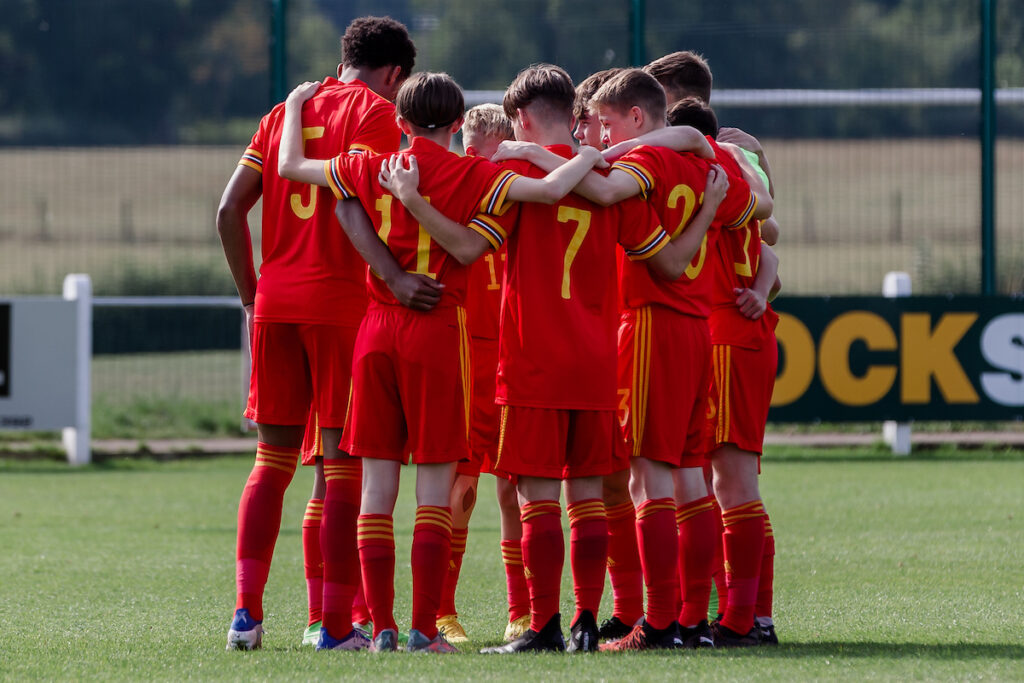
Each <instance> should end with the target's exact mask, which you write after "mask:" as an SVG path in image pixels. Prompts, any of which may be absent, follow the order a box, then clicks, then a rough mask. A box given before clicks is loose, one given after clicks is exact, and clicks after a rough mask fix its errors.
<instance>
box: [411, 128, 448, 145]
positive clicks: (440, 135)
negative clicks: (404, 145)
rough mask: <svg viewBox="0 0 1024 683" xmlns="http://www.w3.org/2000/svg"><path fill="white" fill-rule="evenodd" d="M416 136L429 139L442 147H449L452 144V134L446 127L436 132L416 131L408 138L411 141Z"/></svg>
mask: <svg viewBox="0 0 1024 683" xmlns="http://www.w3.org/2000/svg"><path fill="white" fill-rule="evenodd" d="M416 138H423V139H425V140H430V141H431V142H433V143H434V144H437V145H440V146H441V147H443V148H444V149H451V146H452V134H451V132H450V131H449V130H448V129H445V130H439V131H436V132H420V131H417V132H416V133H414V134H413V135H412V136H411V137H410V138H409V142H410V144H411V143H412V141H413V140H415V139H416Z"/></svg>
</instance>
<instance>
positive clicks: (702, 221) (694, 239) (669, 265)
mask: <svg viewBox="0 0 1024 683" xmlns="http://www.w3.org/2000/svg"><path fill="white" fill-rule="evenodd" d="M728 191H729V178H728V177H727V176H726V173H725V170H724V169H722V167H721V166H712V167H711V168H710V169H709V170H708V177H707V183H706V185H705V186H704V202H703V203H702V204H701V207H700V211H698V212H697V214H696V215H695V216H694V217H693V218H691V219H690V222H689V223H688V224H687V225H686V227H685V228H683V231H682V232H681V233H680V234H679V235H677V236H676V237H675V238H674V239H673V240H672V241H671V242H669V243H668V245H666V246H665V248H664V249H662V250H661V251H659V252H658V253H657V254H655V255H654V256H652V257H651V258H650V260H649V261H648V267H650V268H651V269H652V270H654V272H656V273H657V274H658V275H660V276H661V277H663V278H665V279H666V280H678V279H679V278H680V277H682V276H683V273H685V272H686V268H687V267H688V266H689V265H690V261H692V260H693V256H694V254H696V253H697V250H698V249H700V245H701V243H702V242H703V241H704V236H705V235H707V232H708V228H710V227H711V224H712V223H713V222H714V220H715V214H716V213H717V212H718V207H719V205H720V204H721V203H722V200H724V199H725V195H726V193H728Z"/></svg>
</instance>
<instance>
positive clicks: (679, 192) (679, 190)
mask: <svg viewBox="0 0 1024 683" xmlns="http://www.w3.org/2000/svg"><path fill="white" fill-rule="evenodd" d="M680 199H682V200H683V216H682V218H680V219H679V225H677V226H676V229H675V231H674V232H673V233H672V238H673V239H675V238H676V237H678V236H679V235H680V234H681V233H682V232H683V230H685V229H686V226H687V224H689V222H690V219H691V218H692V217H693V212H694V210H695V209H696V208H697V205H698V204H701V203H703V202H704V193H703V192H701V193H700V198H699V199H698V198H697V195H696V194H694V192H693V188H692V187H690V186H689V185H676V186H675V187H673V188H672V191H671V192H669V193H668V208H670V209H674V208H676V207H677V206H679V200H680ZM707 254H708V236H707V235H706V234H705V235H704V239H702V240H701V241H700V251H699V252H697V256H696V257H695V258H694V260H693V261H691V262H690V265H688V266H687V267H686V270H685V271H684V272H685V274H686V277H688V278H690V279H691V280H694V279H696V278H697V276H698V275H700V271H702V270H704V259H705V258H706V257H707Z"/></svg>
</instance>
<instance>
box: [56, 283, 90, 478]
mask: <svg viewBox="0 0 1024 683" xmlns="http://www.w3.org/2000/svg"><path fill="white" fill-rule="evenodd" d="M64 298H65V299H67V300H68V301H74V302H76V305H75V318H76V323H75V328H76V330H75V337H76V342H75V356H76V358H75V382H74V392H75V426H74V427H64V429H63V432H62V441H63V443H64V449H65V450H66V451H67V454H68V463H70V464H72V465H88V464H89V462H90V461H91V460H92V382H91V379H92V280H90V279H89V276H88V275H81V274H71V275H68V276H67V277H65V278H64Z"/></svg>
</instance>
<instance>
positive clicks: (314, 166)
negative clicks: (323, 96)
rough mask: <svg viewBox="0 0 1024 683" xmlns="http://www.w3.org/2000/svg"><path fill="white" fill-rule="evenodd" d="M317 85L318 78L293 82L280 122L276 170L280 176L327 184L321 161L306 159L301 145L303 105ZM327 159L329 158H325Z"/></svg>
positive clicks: (299, 180) (316, 183) (304, 181)
mask: <svg viewBox="0 0 1024 683" xmlns="http://www.w3.org/2000/svg"><path fill="white" fill-rule="evenodd" d="M319 88H320V83H318V82H317V81H307V82H305V83H302V84H301V85H299V86H296V88H295V89H294V90H292V91H291V92H290V93H289V94H288V98H287V99H286V100H285V102H284V120H283V122H282V124H281V146H280V149H279V150H278V158H277V173H278V175H280V176H281V177H282V178H287V179H288V180H296V181H298V182H301V183H309V184H311V185H323V186H326V185H327V176H326V174H325V173H324V163H325V162H323V161H320V160H318V159H307V158H306V155H305V151H304V150H303V148H302V105H303V104H304V103H305V102H306V100H308V99H310V98H311V97H313V95H314V94H316V91H317V90H318V89H319ZM328 163H330V162H328Z"/></svg>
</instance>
